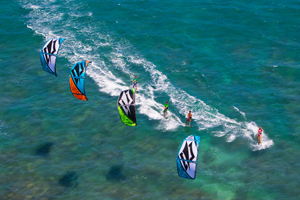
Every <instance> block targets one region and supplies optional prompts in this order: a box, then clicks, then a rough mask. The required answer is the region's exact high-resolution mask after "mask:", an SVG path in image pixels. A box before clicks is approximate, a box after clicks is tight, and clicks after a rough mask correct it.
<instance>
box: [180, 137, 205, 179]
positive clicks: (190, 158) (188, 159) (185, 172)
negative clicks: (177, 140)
mask: <svg viewBox="0 0 300 200" xmlns="http://www.w3.org/2000/svg"><path fill="white" fill-rule="evenodd" d="M199 144H200V137H199V136H194V135H190V136H188V137H186V138H185V139H184V140H183V142H182V145H181V147H180V149H179V151H178V154H177V161H176V163H177V171H178V175H179V176H180V177H182V178H187V179H195V178H196V168H197V159H198V150H199Z"/></svg>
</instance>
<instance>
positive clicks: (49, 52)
mask: <svg viewBox="0 0 300 200" xmlns="http://www.w3.org/2000/svg"><path fill="white" fill-rule="evenodd" d="M64 40H65V38H54V39H50V40H48V42H46V44H45V45H44V46H43V48H42V50H41V55H40V58H41V63H42V67H43V69H44V70H45V71H46V72H49V73H50V74H53V75H55V76H57V74H56V57H57V54H58V49H59V46H60V44H61V43H62V42H63V41H64Z"/></svg>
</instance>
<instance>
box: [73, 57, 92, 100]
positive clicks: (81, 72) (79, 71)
mask: <svg viewBox="0 0 300 200" xmlns="http://www.w3.org/2000/svg"><path fill="white" fill-rule="evenodd" d="M90 62H91V61H88V60H87V61H82V62H78V63H76V64H75V65H74V66H73V67H72V69H71V71H70V78H69V82H70V89H71V92H72V94H73V95H74V97H76V98H77V99H79V100H83V101H87V98H86V95H85V88H84V79H85V70H86V67H87V65H88V63H90Z"/></svg>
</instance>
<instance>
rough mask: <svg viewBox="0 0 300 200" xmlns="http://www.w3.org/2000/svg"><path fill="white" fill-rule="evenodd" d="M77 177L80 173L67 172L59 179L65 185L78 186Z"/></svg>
mask: <svg viewBox="0 0 300 200" xmlns="http://www.w3.org/2000/svg"><path fill="white" fill-rule="evenodd" d="M77 178H78V175H77V173H76V172H67V173H66V174H65V175H64V176H63V177H62V178H61V179H59V181H58V183H59V184H60V185H61V186H64V187H67V188H69V187H76V186H77V184H78V183H77Z"/></svg>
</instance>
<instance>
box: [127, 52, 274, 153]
mask: <svg viewBox="0 0 300 200" xmlns="http://www.w3.org/2000/svg"><path fill="white" fill-rule="evenodd" d="M128 60H129V61H130V62H132V63H134V64H140V65H142V66H143V67H144V68H145V70H146V71H148V72H149V73H150V75H151V77H152V86H153V88H156V89H155V91H163V92H165V93H167V94H168V95H169V96H170V98H171V101H172V102H173V105H175V106H176V107H177V108H178V110H179V113H181V114H182V115H184V116H185V115H186V114H187V113H188V111H189V110H191V111H192V113H193V120H194V121H195V122H196V123H197V125H198V127H199V130H204V129H208V128H213V127H219V126H222V128H223V131H213V132H212V133H213V134H214V135H215V136H216V137H223V136H226V141H227V142H233V141H234V140H235V139H236V138H237V137H244V138H247V139H248V140H249V141H250V145H251V148H252V150H254V151H256V150H261V149H265V148H269V147H271V146H272V145H273V141H272V140H270V139H268V137H267V136H266V134H264V136H262V140H264V141H265V142H264V144H263V145H262V146H258V147H256V146H255V145H253V144H254V142H253V141H254V140H253V137H252V135H253V131H254V130H255V129H256V128H253V126H251V124H253V123H254V122H253V123H246V122H237V121H235V120H233V119H230V118H228V117H226V116H224V115H223V114H221V113H219V112H218V110H217V109H214V108H212V107H210V106H208V105H207V104H205V103H204V102H203V101H201V100H199V99H197V98H195V97H193V96H191V95H189V94H188V93H186V92H185V91H183V90H181V89H178V88H175V87H174V86H173V85H172V84H171V83H170V82H169V80H168V78H167V76H166V75H164V74H163V73H162V72H160V71H158V70H156V69H155V67H156V66H155V65H154V64H153V63H151V62H149V61H146V60H144V59H143V58H140V57H138V56H133V55H131V56H130V59H128ZM234 108H235V109H236V110H238V111H239V112H240V113H241V114H242V115H243V116H244V117H245V116H246V115H245V113H243V112H241V111H240V110H239V109H238V108H236V107H234ZM249 124H250V125H249ZM254 124H255V123H254ZM254 127H255V126H254ZM256 127H257V126H256ZM257 129H258V127H257ZM256 132H257V130H256ZM254 135H255V134H254Z"/></svg>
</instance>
